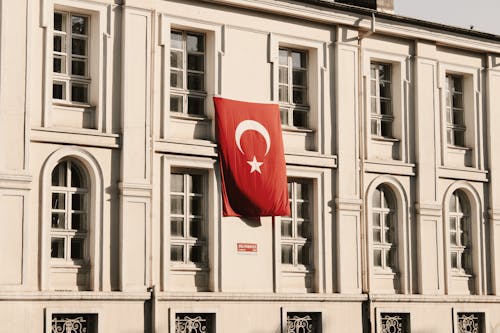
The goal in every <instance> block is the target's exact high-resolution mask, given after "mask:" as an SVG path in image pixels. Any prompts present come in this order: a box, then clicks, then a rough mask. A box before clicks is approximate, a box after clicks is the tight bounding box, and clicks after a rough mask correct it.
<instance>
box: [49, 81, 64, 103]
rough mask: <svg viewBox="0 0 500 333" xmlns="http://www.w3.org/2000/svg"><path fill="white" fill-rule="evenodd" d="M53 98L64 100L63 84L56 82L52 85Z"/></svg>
mask: <svg viewBox="0 0 500 333" xmlns="http://www.w3.org/2000/svg"><path fill="white" fill-rule="evenodd" d="M52 98H54V99H64V85H63V84H62V83H58V82H54V84H53V85H52Z"/></svg>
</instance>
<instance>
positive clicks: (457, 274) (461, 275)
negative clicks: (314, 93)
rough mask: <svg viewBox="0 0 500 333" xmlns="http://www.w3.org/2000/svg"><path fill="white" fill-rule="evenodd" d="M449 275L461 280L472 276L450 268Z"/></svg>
mask: <svg viewBox="0 0 500 333" xmlns="http://www.w3.org/2000/svg"><path fill="white" fill-rule="evenodd" d="M451 277H452V278H453V279H457V280H462V279H465V280H468V279H470V278H472V275H471V274H467V273H465V272H461V271H458V270H452V272H451Z"/></svg>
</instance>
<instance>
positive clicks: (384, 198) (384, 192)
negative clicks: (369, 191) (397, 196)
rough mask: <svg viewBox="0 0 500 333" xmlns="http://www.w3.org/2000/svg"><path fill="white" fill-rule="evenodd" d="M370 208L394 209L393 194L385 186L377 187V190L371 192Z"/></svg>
mask: <svg viewBox="0 0 500 333" xmlns="http://www.w3.org/2000/svg"><path fill="white" fill-rule="evenodd" d="M372 207H373V208H386V209H389V210H395V209H396V204H395V200H394V194H393V193H392V191H391V190H390V189H389V188H388V187H387V186H386V185H379V186H377V188H376V189H375V191H374V192H373V197H372Z"/></svg>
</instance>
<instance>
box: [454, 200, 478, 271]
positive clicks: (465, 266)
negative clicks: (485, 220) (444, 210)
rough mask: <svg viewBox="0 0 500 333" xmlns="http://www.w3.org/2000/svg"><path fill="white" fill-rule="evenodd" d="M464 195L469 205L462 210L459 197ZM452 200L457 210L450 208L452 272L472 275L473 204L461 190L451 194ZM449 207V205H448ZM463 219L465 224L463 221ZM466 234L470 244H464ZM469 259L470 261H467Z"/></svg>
mask: <svg viewBox="0 0 500 333" xmlns="http://www.w3.org/2000/svg"><path fill="white" fill-rule="evenodd" d="M460 196H462V198H463V199H465V200H466V205H467V206H468V207H462V211H459V210H458V207H459V197H460ZM451 200H454V201H455V207H456V210H455V211H451V210H450V209H449V208H448V223H449V233H448V234H449V237H450V251H449V254H448V255H449V256H450V266H451V270H452V272H455V273H456V274H459V275H471V273H472V271H473V268H472V232H471V205H470V201H469V198H468V197H467V195H466V194H465V193H463V192H462V191H460V190H456V191H454V192H453V193H452V194H451V197H450V202H448V205H450V204H451ZM448 207H449V206H448ZM464 208H466V209H467V210H468V212H464V211H463V209H464ZM452 220H454V225H455V227H454V228H452V226H451V221H452ZM461 221H463V226H462V223H460V222H461ZM452 233H454V234H455V237H454V239H455V244H451V239H452ZM463 234H465V235H466V238H467V239H468V244H462V237H461V236H462V235H463ZM453 255H456V261H457V267H453V260H452V259H451V258H452V256H453ZM465 256H467V257H468V260H467V259H465V263H464V262H462V259H463V258H464V257H465ZM467 261H469V262H468V263H467Z"/></svg>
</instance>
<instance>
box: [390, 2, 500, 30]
mask: <svg viewBox="0 0 500 333" xmlns="http://www.w3.org/2000/svg"><path fill="white" fill-rule="evenodd" d="M394 7H395V8H394V11H395V13H396V14H398V15H402V16H409V17H413V18H418V19H423V20H426V21H432V22H437V23H443V24H447V25H452V26H457V27H461V28H467V29H468V28H469V27H470V26H471V25H472V26H474V30H477V31H481V32H488V33H492V34H496V35H500V0H394Z"/></svg>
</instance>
